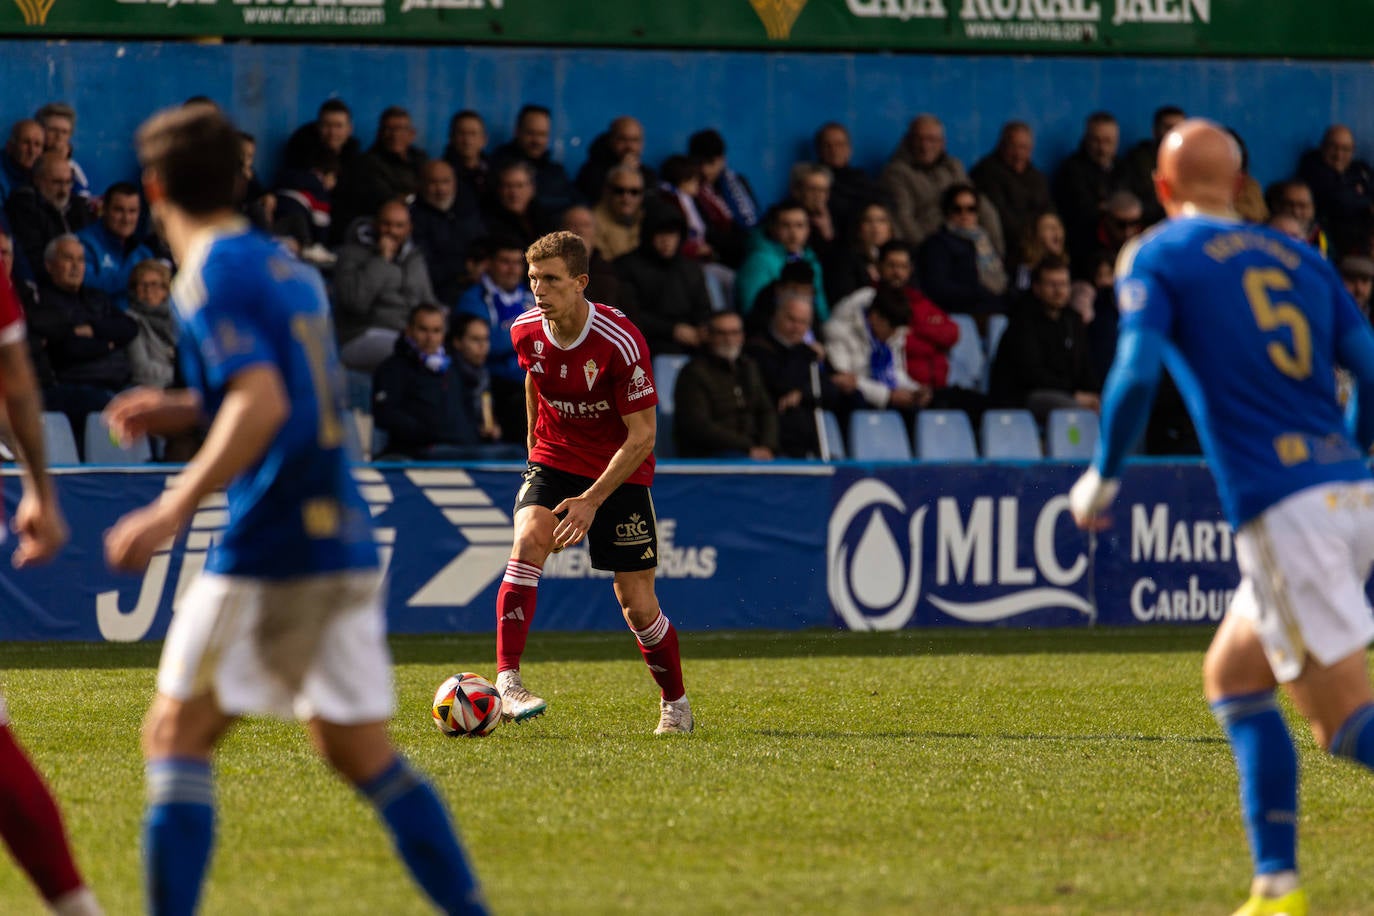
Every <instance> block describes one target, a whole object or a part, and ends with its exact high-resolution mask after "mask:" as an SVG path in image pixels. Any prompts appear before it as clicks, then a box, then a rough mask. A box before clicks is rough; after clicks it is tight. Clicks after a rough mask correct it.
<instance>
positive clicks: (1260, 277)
mask: <svg viewBox="0 0 1374 916" xmlns="http://www.w3.org/2000/svg"><path fill="white" fill-rule="evenodd" d="M1241 282H1242V283H1243V284H1244V286H1245V298H1246V299H1248V300H1249V302H1250V310H1251V311H1253V312H1254V313H1255V323H1256V324H1257V325H1259V328H1260V330H1261V331H1277V330H1279V329H1280V328H1287V329H1288V331H1289V333H1291V334H1292V335H1293V347H1292V349H1291V350H1290V349H1289V348H1288V347H1286V346H1285V345H1284V344H1283V343H1281V342H1279V341H1277V340H1273V341H1270V342H1269V347H1268V353H1269V359H1270V360H1272V361H1273V363H1274V366H1275V367H1276V368H1277V369H1278V370H1279V371H1280V372H1282V373H1283V374H1284V375H1286V376H1288V377H1289V378H1293V379H1298V380H1299V381H1301V380H1302V379H1305V378H1307V377H1308V376H1310V375H1311V374H1312V330H1311V328H1310V327H1308V324H1307V316H1305V315H1303V313H1302V311H1301V310H1300V309H1299V308H1298V307H1297V306H1296V305H1294V304H1293V303H1291V302H1283V301H1280V302H1279V303H1278V304H1277V305H1276V304H1275V303H1274V299H1273V294H1274V293H1282V292H1285V291H1287V290H1290V289H1292V288H1293V281H1292V280H1290V279H1289V278H1288V274H1286V273H1284V272H1283V271H1282V270H1279V269H1278V268H1277V267H1251V268H1249V269H1248V270H1246V271H1245V275H1244V276H1243V277H1242V278H1241Z"/></svg>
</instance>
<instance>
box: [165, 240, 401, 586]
mask: <svg viewBox="0 0 1374 916" xmlns="http://www.w3.org/2000/svg"><path fill="white" fill-rule="evenodd" d="M172 301H173V304H174V307H175V309H176V314H177V318H178V324H179V326H180V344H179V353H180V359H181V364H182V369H183V371H184V373H185V375H186V380H187V384H189V385H190V386H192V387H194V388H196V389H198V390H199V391H200V393H201V395H202V397H203V398H204V404H205V409H206V411H207V412H208V413H210V414H211V415H212V416H213V414H214V413H215V411H217V410H218V409H219V406H220V404H221V403H222V401H223V399H224V395H225V393H226V386H227V385H228V383H229V381H230V380H231V379H232V378H233V377H234V376H235V374H237V373H239V372H242V371H243V370H245V369H248V368H250V367H253V366H258V365H268V366H271V367H273V368H275V369H276V370H277V371H278V372H279V373H280V374H281V379H282V384H283V385H284V387H285V389H286V396H287V399H288V401H289V402H290V409H291V412H290V416H289V417H288V418H287V420H286V422H285V424H283V425H282V427H281V429H280V430H278V432H277V435H276V437H275V438H274V439H273V440H272V443H271V445H270V446H269V447H268V448H267V451H266V452H265V453H264V454H263V455H262V457H261V458H260V459H259V460H258V461H257V462H256V463H254V464H253V465H252V466H251V467H249V468H248V469H247V470H246V471H245V472H244V473H242V474H241V475H239V477H237V478H236V479H235V480H233V481H232V482H231V483H230V485H229V488H228V500H229V520H228V524H227V526H226V527H225V530H224V532H223V533H222V535H221V536H220V539H219V540H218V541H217V542H216V544H215V546H214V547H213V548H212V549H211V551H210V556H209V557H208V559H207V561H206V567H205V568H206V569H207V570H209V571H211V572H216V573H222V574H225V575H241V576H249V577H254V578H270V579H282V578H293V577H296V576H304V575H313V574H317V573H325V572H334V571H341V570H350V569H366V568H371V567H375V566H376V565H377V548H376V544H375V542H374V540H373V533H372V520H371V516H370V514H369V512H368V507H367V504H366V503H365V502H364V501H363V499H362V496H361V494H360V493H359V492H358V488H357V485H356V484H355V483H354V481H353V476H352V473H351V471H350V468H349V461H348V458H347V455H346V454H345V451H344V430H343V419H342V417H343V405H344V393H343V389H344V386H343V373H342V369H341V368H340V365H339V361H338V357H337V355H336V352H335V344H334V329H333V325H332V323H331V322H330V317H329V302H328V299H327V298H326V296H325V291H324V286H323V284H322V282H321V281H320V277H319V274H318V273H317V272H316V271H315V270H314V269H313V268H311V267H308V266H306V265H305V264H302V263H301V262H300V261H298V260H296V259H295V258H293V257H292V256H291V255H290V254H289V253H288V252H287V251H286V250H285V249H283V248H282V247H281V246H280V245H278V244H277V243H276V242H274V241H273V240H272V239H270V238H268V237H267V236H265V235H262V234H260V233H258V232H255V231H251V230H249V229H248V227H247V225H246V224H241V225H237V226H235V227H234V228H232V229H228V230H223V231H220V232H217V233H214V234H207V235H206V236H203V237H202V238H200V239H199V240H197V242H196V243H195V244H193V245H192V247H191V250H190V252H188V255H187V257H186V263H184V264H183V265H182V267H181V270H180V271H179V272H178V274H177V279H176V283H175V284H174V286H173V290H172Z"/></svg>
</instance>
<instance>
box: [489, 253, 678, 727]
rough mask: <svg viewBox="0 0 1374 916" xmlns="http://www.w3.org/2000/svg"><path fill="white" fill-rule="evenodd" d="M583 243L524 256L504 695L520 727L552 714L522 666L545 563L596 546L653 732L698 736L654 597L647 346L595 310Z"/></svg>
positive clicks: (610, 315) (673, 640)
mask: <svg viewBox="0 0 1374 916" xmlns="http://www.w3.org/2000/svg"><path fill="white" fill-rule="evenodd" d="M587 257H588V255H587V246H586V244H585V243H584V242H583V241H582V239H581V238H579V237H578V236H576V235H573V234H572V233H571V232H555V233H553V234H551V235H546V236H544V237H543V238H541V239H539V240H538V241H537V242H535V243H534V244H533V245H531V246H530V247H529V249H528V250H527V251H526V252H525V259H526V261H528V262H529V278H530V288H531V289H532V290H533V291H534V300H535V306H536V307H535V308H534V309H531V310H530V311H528V312H526V313H525V314H523V315H521V316H520V317H519V318H517V319H516V320H515V323H514V324H512V325H511V339H512V340H513V342H514V343H515V352H516V355H517V357H518V358H519V360H520V365H521V367H522V368H524V370H525V373H526V375H525V407H526V412H527V416H528V423H529V432H528V444H529V450H530V460H529V470H527V471H526V472H525V483H524V485H523V486H522V487H521V488H520V492H519V494H518V495H517V496H516V500H515V543H514V545H513V546H512V548H511V556H510V562H508V563H507V564H506V575H505V577H504V578H503V579H502V580H501V588H500V590H499V591H498V592H497V596H496V686H497V688H498V689H499V690H500V691H501V703H502V711H503V713H504V714H505V716H506V717H507V718H509V719H514V720H515V721H517V722H519V721H522V720H524V719H529V718H532V717H534V716H537V715H540V714H542V713H543V712H544V710H545V709H546V708H547V707H548V704H547V703H546V702H545V701H544V700H542V699H540V698H539V697H537V696H535V695H534V694H532V693H530V692H529V691H528V690H526V689H525V685H524V683H523V682H522V680H521V678H520V656H521V654H523V652H524V651H525V638H526V636H527V635H528V634H529V628H530V623H531V621H533V619H534V606H535V598H536V596H537V594H538V588H539V575H540V572H541V571H542V569H543V567H544V562H545V561H546V560H547V559H548V557H549V554H550V553H551V552H553V551H555V550H562V549H563V548H564V547H569V546H571V545H573V544H577V543H579V542H581V541H582V539H583V538H586V539H587V546H588V548H589V552H590V554H591V561H592V566H594V567H596V568H597V569H605V570H610V571H611V572H614V573H615V596H616V599H617V600H618V601H619V602H620V609H621V611H622V613H623V614H624V615H625V622H626V623H627V624H628V625H629V627H630V629H631V630H632V631H633V632H634V634H635V638H636V639H638V640H639V651H640V652H641V653H642V654H643V656H644V662H645V664H647V665H648V666H649V671H650V672H651V673H652V674H653V677H654V680H655V681H657V682H658V686H659V688H660V689H661V691H662V699H661V701H660V704H659V723H658V728H656V729H655V730H654V733H655V734H659V735H663V734H674V733H686V732H690V731H691V730H692V724H693V723H692V707H691V706H690V705H689V704H688V702H687V693H686V690H685V689H684V688H683V686H682V660H681V656H680V655H679V653H678V641H677V630H675V629H674V628H673V625H672V624H671V623H669V622H668V618H667V617H666V616H664V614H663V611H662V610H661V609H660V608H659V606H658V597H657V596H656V595H655V594H654V570H655V568H656V567H657V566H658V532H657V529H656V527H655V525H656V523H655V519H654V503H653V499H652V498H651V497H650V495H649V485H650V484H651V483H653V479H654V454H653V452H654V433H655V430H656V427H657V423H656V420H655V415H654V407H655V405H657V404H658V395H657V394H656V393H655V391H654V378H653V374H652V373H651V371H650V363H649V349H648V347H647V346H645V343H644V337H643V335H642V334H640V333H639V329H638V328H636V327H635V326H634V325H633V324H631V323H630V320H629V319H628V318H626V317H625V316H624V314H622V313H621V312H619V311H618V310H616V309H613V308H609V307H607V306H604V305H598V304H596V303H592V302H588V301H587V298H586V296H585V295H583V293H584V291H585V290H586V288H587Z"/></svg>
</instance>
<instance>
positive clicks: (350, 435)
mask: <svg viewBox="0 0 1374 916" xmlns="http://www.w3.org/2000/svg"><path fill="white" fill-rule="evenodd" d="M342 419H343V426H344V451H346V452H347V453H348V460H349V461H352V462H354V463H357V464H360V463H362V462H363V461H364V460H365V459H364V457H363V434H362V430H360V429H358V417H357V415H356V414H354V413H353V411H352V410H345V411H344V412H343V414H342Z"/></svg>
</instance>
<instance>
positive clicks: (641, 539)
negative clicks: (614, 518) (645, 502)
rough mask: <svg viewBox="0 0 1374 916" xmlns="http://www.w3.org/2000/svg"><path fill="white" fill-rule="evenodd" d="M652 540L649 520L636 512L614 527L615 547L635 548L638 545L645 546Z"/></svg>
mask: <svg viewBox="0 0 1374 916" xmlns="http://www.w3.org/2000/svg"><path fill="white" fill-rule="evenodd" d="M651 540H653V535H652V534H651V533H650V527H649V520H648V519H647V518H644V517H643V516H642V515H640V514H639V513H638V512H636V513H634V514H633V515H631V516H630V518H629V519H628V520H627V521H623V522H621V523H620V524H618V525H616V526H615V546H617V547H635V546H638V545H640V544H647V543H649V541H651Z"/></svg>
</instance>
